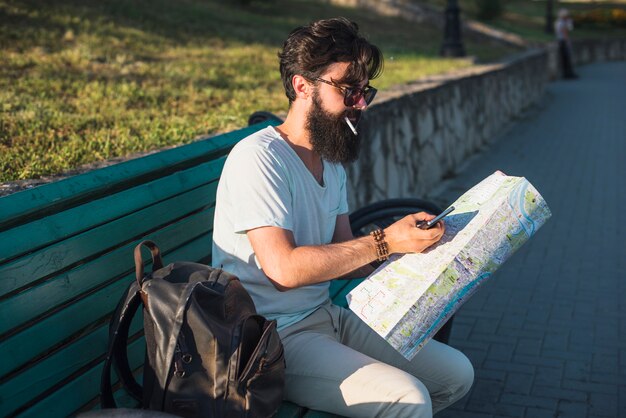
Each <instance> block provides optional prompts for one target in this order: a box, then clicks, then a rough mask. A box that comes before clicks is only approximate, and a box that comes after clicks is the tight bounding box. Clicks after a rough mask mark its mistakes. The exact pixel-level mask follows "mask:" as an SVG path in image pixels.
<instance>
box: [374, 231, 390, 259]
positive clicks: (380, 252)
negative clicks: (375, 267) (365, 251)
mask: <svg viewBox="0 0 626 418" xmlns="http://www.w3.org/2000/svg"><path fill="white" fill-rule="evenodd" d="M370 235H371V236H372V237H374V243H375V244H376V256H377V257H378V261H385V260H387V259H388V258H389V246H388V245H387V241H385V233H384V232H383V230H382V229H377V230H375V231H372V232H370Z"/></svg>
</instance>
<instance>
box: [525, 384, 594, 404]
mask: <svg viewBox="0 0 626 418" xmlns="http://www.w3.org/2000/svg"><path fill="white" fill-rule="evenodd" d="M531 394H533V395H537V396H543V397H545V398H555V399H559V400H569V401H576V402H587V400H588V398H589V395H588V393H587V392H583V391H578V390H568V389H561V388H555V387H550V386H539V385H534V386H533V388H532V392H531Z"/></svg>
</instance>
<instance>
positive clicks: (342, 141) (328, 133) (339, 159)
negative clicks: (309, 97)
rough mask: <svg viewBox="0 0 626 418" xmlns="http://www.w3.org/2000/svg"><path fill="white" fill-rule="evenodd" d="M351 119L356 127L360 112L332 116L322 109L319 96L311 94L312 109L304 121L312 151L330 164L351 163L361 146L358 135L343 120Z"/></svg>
mask: <svg viewBox="0 0 626 418" xmlns="http://www.w3.org/2000/svg"><path fill="white" fill-rule="evenodd" d="M348 115H349V116H350V118H352V120H351V122H352V124H353V125H354V126H356V124H357V122H358V120H359V118H360V116H361V111H359V110H351V111H349V112H343V113H341V114H339V115H333V114H332V113H330V112H326V111H325V110H324V109H322V104H321V102H320V99H319V95H318V93H317V91H316V92H314V93H313V107H312V108H311V110H310V112H309V114H308V115H307V120H306V129H307V130H308V131H309V136H310V140H311V145H312V146H313V151H315V152H316V153H318V154H319V155H320V157H322V158H323V159H324V160H326V161H329V162H331V163H351V162H353V161H354V160H356V159H357V157H358V156H359V148H360V145H361V138H360V135H358V134H357V135H355V134H354V133H353V132H352V130H351V129H350V127H349V126H348V124H347V123H346V121H345V120H344V118H345V117H346V116H348Z"/></svg>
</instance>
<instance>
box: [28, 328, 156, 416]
mask: <svg viewBox="0 0 626 418" xmlns="http://www.w3.org/2000/svg"><path fill="white" fill-rule="evenodd" d="M143 346H145V341H144V339H143V338H140V339H138V340H136V341H134V342H132V343H131V344H129V348H130V350H129V354H128V356H129V357H128V360H129V363H130V364H131V366H134V367H133V368H136V367H138V365H140V364H142V363H143V361H144V355H143V354H142V353H143V351H142V350H140V349H138V348H141V349H143ZM103 367H104V361H101V362H99V363H97V364H95V365H94V367H92V368H91V369H89V370H88V371H87V372H85V373H83V374H81V375H80V376H78V377H77V378H76V379H74V380H72V381H71V382H69V383H67V384H65V385H63V386H61V387H60V388H59V389H58V390H56V391H54V392H53V393H51V394H50V395H48V396H46V397H45V398H43V399H41V400H40V401H38V402H37V403H35V404H34V405H33V406H32V407H30V408H28V409H26V410H25V411H23V412H22V411H20V412H21V413H20V416H23V417H34V418H41V417H61V416H71V415H73V414H74V413H75V412H76V411H77V410H79V409H80V408H81V407H82V406H83V405H85V404H86V403H87V402H89V401H90V400H92V399H93V398H94V397H96V396H98V394H99V392H100V377H101V374H102V368H103ZM116 380H117V379H115V380H113V381H116Z"/></svg>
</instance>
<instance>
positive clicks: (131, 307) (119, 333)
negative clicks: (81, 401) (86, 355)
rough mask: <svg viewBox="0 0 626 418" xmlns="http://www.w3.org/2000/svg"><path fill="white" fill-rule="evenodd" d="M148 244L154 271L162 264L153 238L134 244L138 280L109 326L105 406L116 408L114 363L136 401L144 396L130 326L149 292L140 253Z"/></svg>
mask: <svg viewBox="0 0 626 418" xmlns="http://www.w3.org/2000/svg"><path fill="white" fill-rule="evenodd" d="M142 246H146V247H148V249H150V253H151V254H152V271H155V270H158V269H160V268H162V267H163V261H162V259H161V252H160V250H159V247H158V246H157V245H156V244H155V243H154V242H152V241H149V240H146V241H142V242H141V243H139V244H138V245H137V246H136V247H135V251H134V258H135V276H136V281H135V282H133V283H131V285H130V286H129V287H128V289H127V291H126V296H125V297H124V298H123V299H122V300H121V301H120V303H119V304H118V305H117V308H116V309H115V312H114V313H113V317H112V318H111V325H110V326H109V349H108V352H107V356H106V359H105V362H104V370H103V371H102V378H101V381H100V403H101V405H102V408H116V407H117V405H116V404H115V399H114V398H113V393H112V389H111V365H112V364H113V365H114V366H115V370H116V372H117V375H118V377H119V379H120V382H121V383H122V385H123V387H124V388H125V389H126V390H127V391H128V393H129V394H130V395H131V396H132V397H133V398H135V399H136V400H137V401H139V402H142V400H143V388H142V387H141V385H140V384H139V383H137V380H135V377H134V376H133V373H132V371H131V370H130V365H129V363H128V351H127V344H128V330H129V329H130V324H131V322H132V320H133V317H134V316H135V314H136V313H137V310H138V308H139V306H140V305H141V304H142V302H143V304H144V306H146V307H147V306H148V304H147V299H146V298H147V295H146V293H145V292H143V290H142V289H141V284H142V281H143V278H144V270H143V260H142V257H141V247H142Z"/></svg>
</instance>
